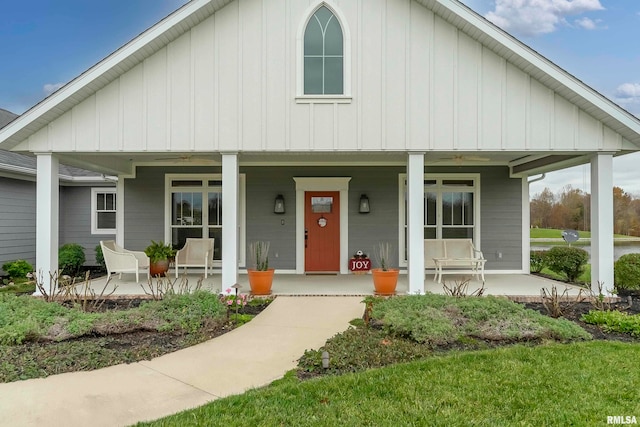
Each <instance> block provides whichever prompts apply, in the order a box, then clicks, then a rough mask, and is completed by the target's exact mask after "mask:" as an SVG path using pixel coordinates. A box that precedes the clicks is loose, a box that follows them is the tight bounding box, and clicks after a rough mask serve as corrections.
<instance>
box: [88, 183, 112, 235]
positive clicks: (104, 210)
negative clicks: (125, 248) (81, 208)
mask: <svg viewBox="0 0 640 427" xmlns="http://www.w3.org/2000/svg"><path fill="white" fill-rule="evenodd" d="M91 234H116V189H115V188H92V189H91Z"/></svg>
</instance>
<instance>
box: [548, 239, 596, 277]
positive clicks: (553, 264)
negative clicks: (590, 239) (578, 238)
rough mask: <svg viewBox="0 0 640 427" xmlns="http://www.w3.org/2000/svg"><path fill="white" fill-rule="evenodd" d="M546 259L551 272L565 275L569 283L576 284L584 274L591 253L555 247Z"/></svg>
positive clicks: (569, 247) (578, 249)
mask: <svg viewBox="0 0 640 427" xmlns="http://www.w3.org/2000/svg"><path fill="white" fill-rule="evenodd" d="M545 258H546V263H547V266H548V267H549V269H550V270H551V271H553V272H555V273H558V274H564V275H565V276H566V277H567V280H568V281H569V282H575V281H576V279H577V278H578V276H580V275H581V274H582V273H583V272H584V267H585V265H586V263H587V261H588V260H589V253H588V252H587V251H585V250H584V249H580V248H574V247H572V246H554V247H553V248H551V249H549V250H548V251H547V254H546V256H545Z"/></svg>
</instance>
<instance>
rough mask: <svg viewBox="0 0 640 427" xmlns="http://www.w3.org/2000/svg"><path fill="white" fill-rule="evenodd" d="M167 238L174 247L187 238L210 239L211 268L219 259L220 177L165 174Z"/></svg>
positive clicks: (241, 245)
mask: <svg viewBox="0 0 640 427" xmlns="http://www.w3.org/2000/svg"><path fill="white" fill-rule="evenodd" d="M166 181H167V194H166V206H167V218H168V221H167V222H168V223H167V235H168V236H169V238H168V239H167V240H168V241H170V242H171V244H172V245H173V247H174V248H181V247H183V246H184V244H185V242H186V239H187V238H213V239H215V240H214V251H213V259H214V265H217V266H219V265H221V260H222V244H223V242H222V175H220V174H211V175H201V174H198V175H191V174H176V175H173V174H172V175H167V176H166ZM239 190H240V197H239V199H240V200H239V206H238V211H239V214H240V242H239V245H238V257H239V260H240V265H244V259H245V252H246V251H245V247H244V246H245V243H244V242H245V240H246V239H245V238H244V233H245V226H244V224H245V221H244V217H245V210H244V204H245V203H244V200H245V175H244V174H241V175H240V189H239Z"/></svg>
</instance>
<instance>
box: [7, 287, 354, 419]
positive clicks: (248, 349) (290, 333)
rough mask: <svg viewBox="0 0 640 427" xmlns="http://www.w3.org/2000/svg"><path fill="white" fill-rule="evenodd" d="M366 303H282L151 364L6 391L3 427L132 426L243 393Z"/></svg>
mask: <svg viewBox="0 0 640 427" xmlns="http://www.w3.org/2000/svg"><path fill="white" fill-rule="evenodd" d="M361 301H362V297H283V296H280V297H278V298H276V299H275V301H274V302H273V303H272V304H271V305H270V306H269V307H268V308H267V309H266V310H265V311H263V312H262V313H261V314H260V315H258V316H257V317H256V318H255V319H253V320H252V321H251V322H249V323H248V324H246V325H244V326H242V327H240V328H238V329H235V330H233V331H231V332H229V333H227V334H224V335H222V336H220V337H218V338H215V339H213V340H210V341H207V342H205V343H202V344H199V345H196V346H193V347H189V348H187V349H184V350H180V351H176V352H174V353H170V354H167V355H164V356H161V357H158V358H156V359H153V360H151V361H142V362H138V363H132V364H128V365H117V366H112V367H109V368H105V369H100V370H97V371H90V372H73V373H68V374H60V375H55V376H51V377H48V378H42V379H34V380H26V381H18V382H13V383H7V384H0V396H2V397H1V398H0V414H2V416H1V417H0V425H2V426H5V425H6V426H13V427H17V426H48V427H55V426H64V427H73V426H79V427H80V426H82V427H85V426H94V427H97V426H109V427H111V426H121V425H130V424H134V423H136V422H138V421H143V420H152V419H156V418H160V417H163V416H166V415H169V414H173V413H176V412H179V411H182V410H184V409H188V408H192V407H195V406H200V405H203V404H205V403H207V402H210V401H212V400H215V399H218V398H220V397H225V396H229V395H233V394H239V393H243V392H244V391H246V390H247V389H249V388H253V387H260V386H263V385H266V384H269V383H270V382H272V381H273V380H275V379H278V378H280V377H282V376H283V375H284V373H285V372H287V371H288V370H290V369H293V368H294V367H295V366H296V361H297V359H298V358H299V357H300V356H301V355H302V353H303V352H304V350H306V349H311V348H318V347H320V346H322V345H323V344H324V342H325V341H326V340H327V338H330V337H332V336H333V335H335V334H336V333H338V332H340V331H343V330H345V329H346V328H347V327H348V322H349V321H350V320H352V319H354V318H356V317H360V316H362V312H363V309H364V305H363V304H362V303H361Z"/></svg>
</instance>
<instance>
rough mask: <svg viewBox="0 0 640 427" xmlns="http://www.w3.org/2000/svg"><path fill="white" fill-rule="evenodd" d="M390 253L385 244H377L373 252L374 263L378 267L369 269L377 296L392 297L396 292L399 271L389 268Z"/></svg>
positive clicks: (388, 246) (387, 245) (387, 244)
mask: <svg viewBox="0 0 640 427" xmlns="http://www.w3.org/2000/svg"><path fill="white" fill-rule="evenodd" d="M390 252H391V246H390V245H389V243H386V242H385V243H378V245H377V246H375V247H374V250H373V253H374V258H375V260H376V263H377V264H378V265H379V266H380V267H379V268H373V269H371V275H372V276H373V286H374V288H375V293H376V294H377V295H393V294H395V292H396V286H397V285H398V273H399V270H398V269H397V268H391V267H390V264H389V263H390V259H391V258H390V256H389V254H390Z"/></svg>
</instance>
